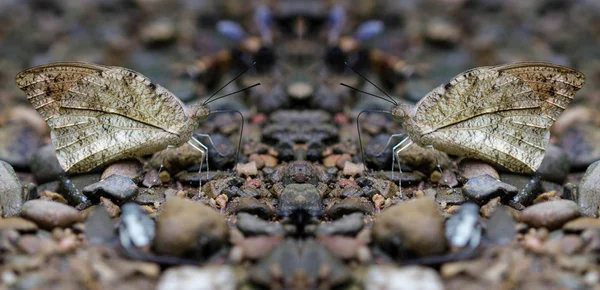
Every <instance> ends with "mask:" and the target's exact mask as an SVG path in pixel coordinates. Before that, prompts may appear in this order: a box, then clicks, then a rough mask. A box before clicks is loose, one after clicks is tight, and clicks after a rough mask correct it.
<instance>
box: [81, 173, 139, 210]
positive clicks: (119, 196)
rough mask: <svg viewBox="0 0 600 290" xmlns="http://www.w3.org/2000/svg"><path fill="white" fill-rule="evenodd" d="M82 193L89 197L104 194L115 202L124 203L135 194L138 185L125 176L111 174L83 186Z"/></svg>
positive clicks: (92, 197) (95, 197) (98, 196)
mask: <svg viewBox="0 0 600 290" xmlns="http://www.w3.org/2000/svg"><path fill="white" fill-rule="evenodd" d="M83 193H84V194H85V195H86V196H87V197H89V198H91V199H98V198H100V196H104V197H107V198H110V199H111V200H112V201H114V202H115V203H116V204H124V203H126V202H128V201H130V200H133V199H134V198H135V197H136V196H137V194H138V187H137V185H136V184H135V183H134V182H133V181H132V180H131V179H129V178H127V177H125V176H121V175H111V176H109V177H108V178H106V179H103V180H100V181H99V182H96V183H94V184H90V185H88V186H86V187H84V188H83Z"/></svg>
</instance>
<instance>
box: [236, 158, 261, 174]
mask: <svg viewBox="0 0 600 290" xmlns="http://www.w3.org/2000/svg"><path fill="white" fill-rule="evenodd" d="M236 169H237V172H238V173H239V174H241V175H243V176H256V175H257V174H258V168H257V167H256V162H255V161H251V162H248V163H244V164H240V163H238V165H237V166H236Z"/></svg>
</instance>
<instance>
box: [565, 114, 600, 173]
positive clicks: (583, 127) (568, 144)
mask: <svg viewBox="0 0 600 290" xmlns="http://www.w3.org/2000/svg"><path fill="white" fill-rule="evenodd" d="M567 111H569V110H567ZM596 116H598V111H597V110H596V112H595V117H596ZM596 118H597V117H596ZM588 120H589V119H588ZM560 147H561V148H562V149H563V150H564V152H566V153H567V155H568V156H569V163H570V164H571V167H572V168H573V169H576V170H581V169H583V168H586V167H588V166H590V165H591V164H592V163H594V162H596V161H597V160H598V159H600V127H598V125H597V124H594V123H593V122H589V121H588V122H579V123H576V124H573V126H570V127H569V128H567V129H566V130H565V132H564V133H563V134H562V135H561V138H560Z"/></svg>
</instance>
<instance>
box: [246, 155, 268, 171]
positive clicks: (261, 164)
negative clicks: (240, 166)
mask: <svg viewBox="0 0 600 290" xmlns="http://www.w3.org/2000/svg"><path fill="white" fill-rule="evenodd" d="M248 161H250V162H255V163H256V168H258V169H262V168H263V167H264V166H265V161H264V160H263V159H262V158H260V156H259V155H258V154H256V153H252V154H250V157H248Z"/></svg>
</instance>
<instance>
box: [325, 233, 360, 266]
mask: <svg viewBox="0 0 600 290" xmlns="http://www.w3.org/2000/svg"><path fill="white" fill-rule="evenodd" d="M318 240H319V243H321V244H323V245H324V246H325V247H326V248H327V249H328V250H329V252H331V253H332V254H333V255H334V256H336V257H338V258H340V259H344V260H349V259H354V258H356V256H357V254H358V249H360V248H361V247H364V246H365V244H364V243H363V242H362V241H361V240H359V239H356V238H353V237H347V236H322V237H319V239H318Z"/></svg>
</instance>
